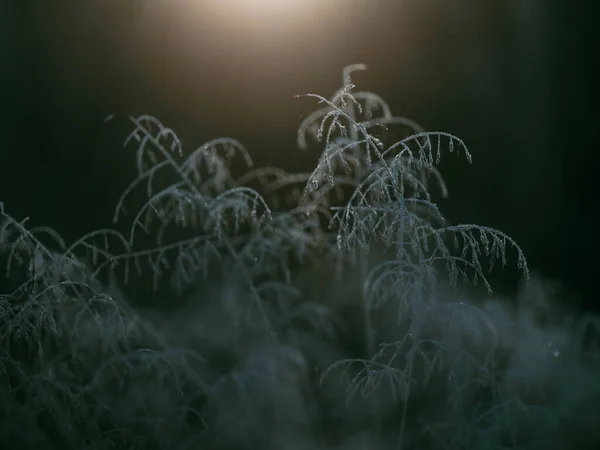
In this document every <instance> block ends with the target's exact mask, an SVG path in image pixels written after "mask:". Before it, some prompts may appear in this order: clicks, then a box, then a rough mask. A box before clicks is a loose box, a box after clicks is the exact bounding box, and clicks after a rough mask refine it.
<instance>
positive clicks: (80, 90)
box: [0, 0, 599, 305]
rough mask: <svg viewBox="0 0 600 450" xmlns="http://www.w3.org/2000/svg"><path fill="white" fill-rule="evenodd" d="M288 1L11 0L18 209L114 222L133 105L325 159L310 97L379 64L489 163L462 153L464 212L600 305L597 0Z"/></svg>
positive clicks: (396, 92)
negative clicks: (313, 136) (589, 1)
mask: <svg viewBox="0 0 600 450" xmlns="http://www.w3.org/2000/svg"><path fill="white" fill-rule="evenodd" d="M269 3H270V5H269ZM285 4H286V0H281V1H280V2H274V1H272V0H271V1H270V2H269V0H256V1H255V2H252V1H250V0H245V1H243V0H237V1H234V0H231V1H227V2H225V1H222V0H221V1H218V0H195V1H194V0H180V1H176V0H172V1H167V0H135V1H133V0H119V1H116V0H110V1H109V0H105V1H101V0H77V1H75V0H73V1H63V0H52V1H48V0H45V1H32V0H4V1H2V2H1V6H0V58H1V64H2V65H1V72H0V73H1V77H2V78H1V80H2V81H1V91H0V101H1V102H0V105H1V108H2V109H1V111H2V113H1V117H0V131H1V134H0V136H1V139H2V140H1V143H0V201H2V202H3V203H4V205H5V209H6V211H7V212H9V213H11V214H12V215H14V216H15V217H17V218H23V217H25V216H29V217H31V220H32V223H35V224H46V225H50V226H52V227H55V228H56V229H58V230H59V231H60V232H61V233H62V234H63V236H65V238H66V239H68V240H72V239H75V238H76V237H78V236H80V235H82V234H84V233H86V232H88V231H91V230H92V229H94V228H98V227H101V226H110V224H111V223H110V220H111V217H112V208H113V206H114V202H115V201H116V199H117V197H118V195H119V193H120V192H121V190H122V189H123V188H124V187H125V186H126V185H127V183H128V182H129V181H130V180H131V177H132V176H133V161H134V159H133V154H132V150H131V149H125V150H124V149H123V148H122V145H121V144H122V142H123V139H124V138H125V136H126V135H127V133H128V132H129V131H130V128H129V126H128V123H127V121H126V120H124V119H123V118H124V117H126V116H127V114H141V113H148V114H152V115H155V116H157V117H158V118H160V119H161V120H162V121H163V123H165V124H167V125H169V126H171V127H173V128H174V129H175V131H177V132H178V133H179V134H180V135H181V136H182V137H183V139H184V143H185V144H187V145H188V146H189V148H190V149H193V148H195V147H196V146H197V145H200V144H201V143H203V142H204V141H206V140H208V139H211V138H214V137H218V136H230V137H234V138H237V139H239V140H240V141H242V142H243V143H244V144H245V145H246V146H247V148H248V149H249V150H250V152H251V154H252V155H253V157H254V159H255V162H256V163H257V164H258V165H266V164H268V165H277V166H281V167H283V168H285V169H288V170H307V169H309V168H311V167H312V165H313V164H314V163H315V161H316V158H317V154H316V153H312V154H304V153H302V152H300V151H299V150H298V149H297V148H296V144H295V132H296V127H297V125H298V124H299V123H300V121H301V120H302V118H303V117H304V116H305V115H306V114H308V113H309V112H311V111H312V110H313V109H314V108H315V102H314V101H313V100H311V99H306V98H301V99H294V98H293V96H294V95H295V94H302V93H309V92H310V93H318V94H323V95H325V96H330V95H331V94H332V93H333V92H334V90H335V89H337V88H338V87H339V86H340V84H341V69H342V68H343V66H345V65H347V64H351V63H366V64H367V65H368V66H369V70H368V71H366V72H361V73H358V74H356V75H355V77H354V80H355V83H356V84H357V85H358V87H359V88H363V89H366V90H371V91H374V92H376V93H378V94H380V95H381V96H382V97H383V98H384V99H386V100H387V101H388V103H389V104H390V106H391V108H392V111H393V112H394V113H395V114H396V115H401V116H406V117H409V118H411V119H413V120H416V121H417V122H419V123H420V124H421V125H423V126H424V127H425V128H426V129H427V130H430V131H447V132H450V133H452V134H455V135H457V136H459V137H461V138H463V139H464V140H465V142H466V143H467V145H468V147H469V149H470V150H471V152H472V154H473V158H474V162H473V165H472V166H469V165H468V164H467V163H466V161H464V160H461V159H459V158H457V157H456V156H455V155H448V156H447V157H445V158H444V162H443V164H442V170H443V173H444V174H445V176H446V180H447V182H448V185H449V188H450V192H451V198H450V199H449V200H447V201H444V202H442V203H441V207H442V211H445V212H446V215H447V217H448V218H449V219H451V220H452V221H454V222H463V223H480V224H484V225H489V226H493V227H497V228H500V229H502V230H503V231H505V232H507V233H508V234H509V235H511V236H512V237H514V238H515V239H516V240H517V241H518V242H519V243H520V244H521V245H522V247H523V249H524V250H525V252H526V253H527V255H528V257H529V261H530V265H531V267H532V269H535V270H538V271H539V272H541V273H542V274H544V275H546V276H549V277H551V278H556V279H558V280H560V281H561V282H563V283H564V284H565V286H567V287H568V288H569V289H571V290H572V291H573V292H575V293H576V294H578V295H580V296H581V297H582V298H583V299H584V301H585V302H586V303H588V304H589V305H592V304H593V302H595V297H596V295H595V292H596V290H597V288H596V286H595V284H596V283H595V281H596V280H595V277H596V276H597V274H596V269H597V263H598V258H597V256H596V255H597V254H598V251H599V248H598V241H597V239H595V236H594V235H593V229H594V228H593V225H594V224H595V214H596V194H595V192H596V190H595V186H594V183H593V181H594V178H595V175H596V163H597V160H598V158H597V156H596V148H595V147H596V145H597V139H595V137H596V136H597V132H596V129H595V127H596V123H597V119H598V115H597V107H596V106H595V105H594V101H593V99H592V89H593V87H594V82H595V81H596V79H595V76H594V74H593V73H592V64H593V55H594V54H595V53H596V52H597V48H596V47H595V42H594V40H593V39H592V37H593V35H592V27H593V25H594V15H593V14H592V13H591V12H590V11H589V9H588V7H587V6H586V5H584V3H583V2H582V1H571V2H567V1H566V0H562V1H551V0H486V1H481V0H455V1H447V0H428V1H422V0H387V1H386V0H368V1H367V0H330V1H328V2H325V1H320V2H319V1H316V0H304V1H296V3H294V0H289V5H288V6H285ZM112 113H116V116H115V120H114V121H111V122H109V123H104V118H105V117H106V116H108V115H109V114H112ZM510 270H512V269H510ZM513 272H514V271H513ZM510 276H512V275H509V276H508V277H509V278H510Z"/></svg>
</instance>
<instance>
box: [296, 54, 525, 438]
mask: <svg viewBox="0 0 600 450" xmlns="http://www.w3.org/2000/svg"><path fill="white" fill-rule="evenodd" d="M365 68H366V67H365V66H364V65H360V64H359V65H351V66H348V67H346V68H345V69H344V73H343V82H344V85H343V87H342V88H341V89H339V90H338V91H337V92H336V93H335V94H334V96H333V97H332V98H331V100H328V99H326V98H324V97H322V96H320V95H315V94H309V95H308V97H313V98H316V99H317V100H318V101H319V103H321V104H325V106H324V107H323V108H321V109H319V110H318V111H316V112H315V113H313V114H311V115H310V116H308V117H307V118H306V119H305V121H304V122H303V123H302V124H301V126H300V128H299V132H298V144H299V146H300V147H301V148H306V147H307V145H308V137H309V136H310V137H312V138H314V139H315V140H316V141H318V142H321V141H322V142H323V143H324V145H325V148H324V150H323V152H322V154H321V157H320V159H319V162H318V164H317V168H316V169H315V170H314V171H313V172H312V174H311V176H310V178H309V180H308V182H307V184H306V187H305V189H304V195H305V196H307V195H309V194H310V193H311V192H313V191H315V190H317V189H319V187H320V186H321V185H322V184H323V183H324V182H327V183H328V184H329V185H334V184H335V182H336V177H337V176H339V174H340V171H343V172H345V174H346V179H348V181H349V182H350V183H351V184H353V186H354V188H353V192H352V193H351V195H350V198H349V200H348V202H347V203H346V205H345V206H341V207H337V206H332V207H331V210H332V212H333V216H332V219H331V221H330V225H329V226H330V228H331V229H334V230H336V231H337V246H338V251H339V252H340V253H343V252H346V253H349V254H350V255H351V256H352V258H353V259H356V255H358V260H359V262H360V263H361V267H362V268H363V272H364V277H365V278H364V279H365V284H364V289H363V302H364V314H365V322H364V323H365V328H367V330H366V334H365V336H366V338H365V339H366V341H367V349H368V353H369V354H368V357H367V359H354V360H343V361H340V362H339V363H337V364H335V365H334V366H332V367H336V368H337V367H348V366H354V365H356V364H359V365H361V366H362V368H361V369H360V370H359V371H358V373H357V374H356V376H355V377H354V378H353V379H352V381H351V382H350V384H349V394H350V395H353V394H354V393H355V392H357V391H361V392H363V393H365V392H369V391H371V390H372V389H374V388H376V387H377V386H378V385H379V384H380V383H381V381H382V380H384V379H387V380H388V383H389V384H390V386H392V387H393V386H394V385H395V384H399V385H401V386H402V389H403V393H402V396H403V398H404V411H403V415H402V422H401V425H400V433H399V445H400V447H402V442H403V439H404V428H405V423H406V414H407V409H406V408H407V405H408V402H407V400H408V398H409V397H410V393H411V386H412V384H413V383H412V382H405V381H403V380H413V378H414V376H415V372H414V371H415V365H416V364H417V362H418V359H417V355H423V356H424V355H425V353H423V351H422V350H421V347H422V346H423V345H424V344H427V345H429V346H433V349H434V351H433V353H432V354H431V356H427V357H425V362H426V366H427V369H426V370H425V372H424V375H423V374H422V375H421V376H424V377H425V380H426V379H427V378H428V377H430V376H431V374H433V373H434V372H435V371H436V370H438V369H436V367H438V364H439V362H440V361H447V360H448V358H450V359H452V358H455V359H457V356H458V355H467V356H468V355H469V353H468V351H466V350H463V349H462V348H461V347H460V346H459V347H456V346H453V345H452V343H451V342H450V341H448V340H447V339H445V338H446V337H447V336H450V335H451V333H450V332H449V330H448V329H447V327H449V326H456V323H457V322H456V321H457V320H459V317H460V318H461V319H460V320H462V321H464V323H465V325H467V327H466V328H467V329H473V330H476V329H478V328H479V327H480V326H483V325H482V323H484V322H485V321H483V322H482V319H481V315H480V314H478V313H477V311H474V310H468V311H467V310H464V309H462V310H461V312H460V314H459V313H458V312H457V314H456V317H455V318H454V319H452V318H453V317H454V316H455V314H454V313H453V311H454V309H453V308H452V307H451V306H450V305H446V306H445V310H444V314H445V317H447V318H448V321H446V322H443V321H441V322H440V321H436V320H435V319H436V312H437V313H439V312H440V306H439V305H437V304H436V303H435V295H436V293H437V289H436V286H437V284H438V282H439V281H438V280H439V266H440V264H444V265H445V269H446V270H447V272H448V274H447V275H448V277H449V281H450V283H451V284H452V285H455V284H456V282H457V281H458V279H459V278H460V279H462V280H464V281H472V282H473V283H477V282H478V281H481V282H483V284H484V285H485V287H486V288H487V289H488V291H490V292H491V287H490V285H489V283H488V281H487V279H486V272H485V270H484V268H483V266H482V258H484V257H485V258H486V259H488V260H489V261H490V264H489V270H491V269H492V268H493V262H494V260H498V259H499V260H500V261H501V263H502V265H506V264H507V257H506V253H507V247H512V248H514V249H516V252H517V266H518V268H519V269H521V270H522V271H523V272H524V274H525V276H528V270H527V261H526V259H525V256H524V255H523V252H522V251H521V249H520V248H519V246H518V245H517V244H516V243H515V242H514V241H513V240H512V239H510V238H509V237H508V236H507V235H505V234H504V233H502V232H499V231H497V230H494V229H492V228H489V227H482V226H477V225H457V226H453V225H449V224H447V223H446V220H445V218H444V217H443V215H442V214H441V213H440V211H439V209H438V207H437V205H436V204H435V203H433V200H432V195H431V193H430V183H429V180H430V179H431V178H433V179H434V180H435V181H436V183H437V184H438V186H439V188H440V191H441V194H442V196H446V195H447V193H448V192H447V187H446V184H445V182H444V180H443V178H442V176H441V174H440V172H439V171H438V170H437V168H436V167H435V166H436V165H437V164H438V163H439V162H440V160H441V156H442V147H443V146H447V148H448V151H449V152H450V153H452V152H455V151H461V152H462V153H463V154H464V155H465V157H466V159H467V161H468V162H469V163H470V162H471V159H472V158H471V154H470V153H469V151H468V150H467V147H466V145H465V143H464V142H463V141H462V140H461V139H459V138H457V137H455V136H453V135H451V134H449V133H444V132H425V131H424V130H423V129H422V128H421V127H420V126H418V125H417V124H415V123H414V122H412V121H410V120H406V119H402V118H395V117H394V116H393V115H392V114H391V111H390V108H389V107H388V106H387V104H386V103H385V102H384V101H383V100H382V99H380V98H379V97H378V96H377V95H375V94H373V93H370V92H360V93H355V92H354V88H355V86H354V84H353V83H352V80H351V73H352V72H354V71H356V70H364V69H365ZM391 125H402V126H404V127H405V128H408V130H409V132H410V134H409V135H408V136H406V137H403V138H401V139H400V140H398V141H396V142H392V143H388V142H386V140H385V139H383V138H380V137H378V136H377V135H376V134H375V131H374V128H375V127H382V128H387V127H388V126H391ZM377 242H383V243H384V244H385V246H386V247H388V248H392V250H393V255H394V257H393V260H392V261H387V262H384V263H382V264H379V265H377V266H376V267H374V268H372V269H371V271H370V273H369V272H368V269H367V268H366V257H365V256H366V254H367V253H368V252H369V251H370V249H371V248H372V247H373V246H374V245H375V244H376V243H377ZM451 244H454V247H455V248H456V250H458V252H459V255H455V254H454V253H453V251H452V250H451ZM388 302H391V303H392V304H393V305H394V306H396V307H397V308H398V323H399V324H401V323H405V324H407V329H406V331H405V333H404V334H402V332H401V331H400V330H399V333H400V336H399V339H398V341H397V342H394V343H390V344H389V345H390V346H391V347H389V348H392V347H394V348H396V350H395V352H394V353H392V356H389V354H388V355H387V356H386V354H385V353H383V354H382V353H381V352H376V353H375V354H372V353H371V352H372V351H373V342H372V337H371V336H372V330H370V328H372V327H373V326H374V325H373V323H372V318H371V315H372V313H373V312H374V311H375V310H376V309H378V308H381V307H382V306H383V305H384V304H385V303H388ZM455 306H456V308H459V309H461V307H460V305H455ZM432 321H433V322H435V323H438V324H439V325H440V326H441V328H440V330H441V336H439V337H438V338H436V337H433V338H430V337H427V336H426V335H425V332H426V324H428V323H431V322H432ZM446 331H448V333H446ZM473 336H474V335H473ZM407 345H408V348H407ZM386 348H387V347H386ZM400 352H402V353H403V354H405V355H406V361H405V362H404V363H402V364H400V365H399V366H398V365H397V364H393V365H388V364H386V363H385V362H382V358H383V359H385V358H386V357H387V358H389V359H388V363H390V364H391V363H392V362H393V361H394V360H395V359H396V357H395V356H394V355H396V354H397V353H400ZM457 352H458V353H457ZM444 366H446V367H447V365H446V364H444ZM465 367H479V369H477V370H474V371H471V372H468V373H466V374H465V373H463V374H462V375H460V376H458V375H456V376H455V379H457V378H456V377H458V378H460V380H461V381H460V384H461V386H463V385H468V384H469V382H470V380H471V378H472V377H475V376H479V375H477V374H478V373H479V372H481V371H482V370H485V368H484V367H480V366H478V365H477V363H476V361H473V362H472V363H469V364H466V365H465ZM454 372H455V368H454V369H450V373H451V374H452V373H454ZM455 387H456V388H457V389H458V388H459V387H457V386H455Z"/></svg>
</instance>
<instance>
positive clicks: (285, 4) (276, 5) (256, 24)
mask: <svg viewBox="0 0 600 450" xmlns="http://www.w3.org/2000/svg"><path fill="white" fill-rule="evenodd" d="M323 3H325V2H323V1H322V0H321V1H319V0H205V1H200V0H186V4H187V5H188V11H189V13H190V14H193V11H194V9H195V10H196V12H198V13H208V16H207V18H208V17H210V18H212V19H214V20H218V21H219V22H220V23H222V24H228V25H230V26H232V27H236V28H252V29H257V30H261V31H264V32H268V31H269V30H271V31H272V30H274V29H285V28H287V29H289V28H298V27H302V26H303V25H308V24H310V21H311V19H313V18H314V17H315V16H316V15H317V14H318V10H319V9H321V10H323V8H322V6H323ZM324 9H327V8H324Z"/></svg>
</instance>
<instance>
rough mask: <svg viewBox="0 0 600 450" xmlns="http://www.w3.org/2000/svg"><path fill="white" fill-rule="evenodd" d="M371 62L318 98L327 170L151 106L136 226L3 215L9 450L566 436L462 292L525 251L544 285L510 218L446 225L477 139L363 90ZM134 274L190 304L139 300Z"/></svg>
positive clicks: (489, 317) (317, 125) (309, 131)
mask: <svg viewBox="0 0 600 450" xmlns="http://www.w3.org/2000/svg"><path fill="white" fill-rule="evenodd" d="M364 68H365V67H364V66H363V65H352V66H348V67H346V68H345V69H344V71H343V87H342V88H341V89H339V90H338V91H337V92H336V93H334V95H333V96H332V97H331V98H329V99H327V98H325V97H322V96H319V95H312V94H310V95H308V97H311V98H314V99H315V100H316V101H317V102H318V104H319V109H317V110H316V111H315V112H314V113H312V114H310V115H309V116H308V117H306V119H305V120H304V121H303V122H302V123H301V124H300V127H299V130H298V145H299V147H300V148H301V149H305V150H309V149H311V148H314V147H315V146H321V148H322V152H321V154H320V157H319V160H318V163H317V166H316V168H315V170H314V171H313V172H312V173H300V174H298V173H288V172H286V171H283V170H281V169H279V168H275V167H261V168H254V167H253V163H252V159H251V157H250V154H249V153H248V151H247V150H246V149H245V148H244V147H243V145H242V144H241V143H239V142H237V141H236V140H234V139H231V138H221V139H215V140H213V141H210V142H207V143H205V144H203V145H202V146H200V147H198V148H197V149H195V150H192V151H190V150H189V149H183V147H182V143H181V141H180V140H179V138H178V137H177V135H176V134H175V132H174V131H173V130H171V129H170V128H168V127H166V126H165V125H163V124H162V123H161V122H160V121H159V120H157V119H156V118H154V117H151V116H140V117H130V118H129V120H130V122H131V126H132V131H131V133H130V134H129V136H127V138H126V140H125V147H126V148H128V149H133V150H135V155H136V169H137V176H136V178H135V179H134V180H133V182H131V184H129V186H128V187H127V188H126V189H125V190H124V192H123V193H122V195H121V197H120V198H119V200H118V202H117V204H116V207H115V212H114V221H115V223H117V224H118V225H119V226H120V228H119V229H123V228H124V226H126V229H127V232H126V233H121V232H118V231H115V230H113V229H101V230H96V231H94V232H92V233H89V234H87V235H85V236H83V237H82V238H81V239H79V240H77V241H76V242H73V243H71V244H68V243H65V242H64V241H63V240H62V239H61V237H60V235H59V234H58V233H57V232H55V231H54V230H50V229H47V228H33V227H32V228H30V227H28V226H27V223H26V222H25V221H17V220H15V219H13V218H12V217H11V216H10V215H9V214H8V213H7V212H5V210H4V209H3V208H2V209H1V210H0V213H1V215H2V217H1V219H2V222H1V225H0V251H1V252H2V255H3V258H4V262H5V264H6V280H7V283H6V286H10V289H7V290H6V291H5V292H4V293H3V294H2V297H0V339H1V341H2V350H1V352H2V354H1V357H0V395H1V396H2V405H3V409H2V415H3V416H2V423H3V424H4V425H3V426H2V427H1V428H0V439H1V440H2V442H1V443H0V446H4V447H6V448H8V447H9V444H10V446H11V447H15V446H18V447H20V448H23V449H25V448H40V447H44V448H50V446H53V447H54V448H61V449H69V448H73V449H78V450H81V449H112V448H115V449H116V448H127V449H163V448H164V449H167V448H168V449H174V448H177V449H185V448H199V447H202V448H219V449H221V448H222V449H234V448H235V449H238V448H248V449H276V448H289V447H290V446H292V445H294V446H295V447H294V448H302V449H304V448H306V449H313V448H315V449H316V448H336V447H340V446H345V445H346V444H347V443H345V441H344V439H345V438H346V437H348V436H353V438H352V440H354V442H355V445H356V442H359V441H360V440H361V439H362V440H363V441H364V445H365V446H367V447H365V448H377V446H380V447H379V448H399V449H411V448H448V449H459V448H461V449H462V448H465V449H466V448H480V449H488V448H489V449H492V448H493V449H496V448H522V445H530V444H531V445H533V446H535V445H538V444H539V443H540V442H545V441H542V440H541V439H542V438H543V436H542V434H543V433H542V431H540V433H531V432H527V433H526V432H525V431H526V430H527V429H528V428H527V427H529V426H530V423H533V422H535V423H536V424H538V425H539V424H540V423H543V426H539V427H538V428H539V429H540V430H547V429H550V427H551V423H552V419H551V417H550V415H549V414H548V409H547V408H546V406H545V404H544V403H543V402H541V403H539V402H538V401H537V398H536V397H535V396H534V395H532V396H531V398H529V397H527V398H525V397H524V396H522V395H520V394H519V395H517V394H515V393H514V392H513V391H511V390H510V389H508V388H507V386H508V383H506V380H507V376H506V372H505V369H506V367H509V366H510V364H508V363H507V362H506V361H504V360H503V356H506V355H507V354H509V353H510V351H509V350H507V347H505V346H503V342H504V340H503V339H504V337H505V334H503V332H502V331H503V330H504V328H501V327H500V324H499V322H498V317H499V315H498V314H495V313H493V311H492V309H490V308H485V307H482V305H481V304H479V305H476V304H473V302H470V301H466V300H465V299H464V298H463V297H461V296H460V294H458V293H457V292H456V290H455V289H456V287H457V286H458V285H459V284H460V283H463V282H466V283H467V284H479V285H481V286H484V287H485V288H486V289H487V290H488V291H489V292H490V293H491V286H490V285H489V283H488V280H487V278H486V277H487V275H488V273H489V271H491V270H492V269H493V267H494V263H495V262H499V263H500V265H506V264H507V262H508V260H509V259H510V258H514V260H515V261H516V265H517V266H518V268H519V269H521V270H522V271H523V273H524V276H525V278H527V277H528V276H529V274H528V268H527V262H526V259H525V256H524V255H523V253H522V251H521V249H520V248H519V246H518V245H517V244H516V243H515V242H514V241H513V240H512V239H511V238H510V237H509V236H507V235H506V234H504V233H502V232H500V231H498V230H495V229H493V228H489V227H485V226H478V225H472V224H450V223H448V222H447V221H446V220H445V218H444V216H443V215H442V213H441V212H440V210H439V209H438V206H437V204H436V203H435V202H434V198H435V197H436V196H437V197H440V198H443V197H444V196H446V195H447V193H448V190H447V187H446V185H445V183H444V180H443V178H442V175H441V173H440V172H439V171H438V169H437V165H438V163H439V162H440V160H441V158H442V156H443V154H444V153H448V154H450V153H455V154H458V155H459V156H461V157H464V158H465V159H466V161H467V162H469V163H470V162H471V154H470V153H469V151H468V150H467V148H466V146H465V144H464V142H463V141H461V140H460V139H459V138H457V137H455V136H453V135H451V134H448V133H443V132H426V131H424V130H423V129H421V128H420V127H419V126H418V125H417V124H415V123H414V122H412V121H410V120H408V119H404V118H399V117H396V116H394V115H392V113H391V111H390V108H389V106H388V105H387V103H386V102H385V101H384V100H383V99H382V98H380V97H379V96H377V95H376V94H374V93H371V92H363V91H356V90H355V86H354V85H353V83H352V79H351V75H352V73H353V72H355V71H357V70H364ZM389 136H393V137H394V139H393V140H392V141H391V142H388V141H387V140H388V138H389ZM240 166H243V167H244V168H245V170H244V173H243V175H242V176H241V177H236V176H235V175H234V173H235V172H236V171H237V169H239V167H240ZM232 167H235V168H236V170H232ZM124 224H126V225H124ZM132 278H135V279H136V281H135V282H136V283H139V282H140V280H144V281H145V282H146V283H148V284H151V285H152V287H153V288H154V289H159V288H161V289H162V291H161V292H168V293H169V295H172V296H173V298H176V297H180V298H181V297H183V299H184V300H180V301H178V302H177V306H176V307H173V308H170V309H169V310H168V311H162V312H160V313H159V312H157V311H148V310H146V309H139V308H134V307H133V306H132V305H131V303H130V302H129V301H128V299H127V298H126V296H125V295H124V294H123V291H122V289H121V288H122V287H123V286H124V285H128V284H130V283H131V282H132V281H131V280H132ZM163 295H164V294H163ZM140 304H143V302H141V301H140V299H136V305H140ZM507 320H508V319H507ZM530 381H531V380H530ZM533 415H535V420H533V419H531V417H532V416H533ZM542 417H543V419H541V418H542ZM363 441H361V442H363ZM354 448H357V447H354Z"/></svg>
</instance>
